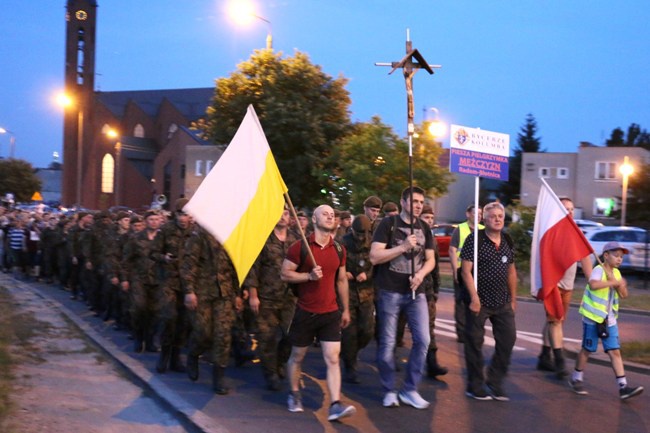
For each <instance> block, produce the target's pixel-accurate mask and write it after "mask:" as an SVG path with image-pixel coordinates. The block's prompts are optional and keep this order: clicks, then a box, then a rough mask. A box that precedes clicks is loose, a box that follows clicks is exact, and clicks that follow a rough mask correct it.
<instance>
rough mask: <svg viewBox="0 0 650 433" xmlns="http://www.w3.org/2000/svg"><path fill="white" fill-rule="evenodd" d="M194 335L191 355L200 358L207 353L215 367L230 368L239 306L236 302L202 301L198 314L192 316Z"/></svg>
mask: <svg viewBox="0 0 650 433" xmlns="http://www.w3.org/2000/svg"><path fill="white" fill-rule="evenodd" d="M188 315H189V319H190V320H189V321H190V327H191V331H190V335H189V341H188V352H189V354H190V355H192V356H199V355H201V354H202V353H203V352H205V351H206V350H210V355H211V358H212V360H213V361H214V364H215V365H216V366H218V367H223V368H225V367H227V366H228V361H229V359H230V348H231V345H232V326H233V324H234V322H235V306H234V305H233V301H232V299H228V298H225V299H224V298H217V299H214V300H205V299H200V298H199V302H198V306H197V307H196V310H190V311H189V312H188Z"/></svg>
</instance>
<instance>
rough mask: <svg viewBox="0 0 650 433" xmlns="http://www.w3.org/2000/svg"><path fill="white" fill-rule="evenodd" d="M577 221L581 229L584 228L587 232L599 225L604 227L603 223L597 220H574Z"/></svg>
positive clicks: (583, 231)
mask: <svg viewBox="0 0 650 433" xmlns="http://www.w3.org/2000/svg"><path fill="white" fill-rule="evenodd" d="M574 221H575V222H576V225H577V226H578V227H580V230H582V233H587V232H588V231H589V230H592V229H595V228H598V227H604V224H603V223H599V222H596V221H591V220H574Z"/></svg>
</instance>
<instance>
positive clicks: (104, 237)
mask: <svg viewBox="0 0 650 433" xmlns="http://www.w3.org/2000/svg"><path fill="white" fill-rule="evenodd" d="M112 227H113V221H112V219H111V215H110V214H109V213H108V212H107V211H101V212H99V213H97V215H96V216H95V222H94V224H93V225H92V226H91V227H90V230H87V231H85V232H84V234H83V235H82V236H81V252H82V254H83V256H84V258H85V262H84V267H83V269H82V271H81V272H82V275H83V281H84V285H85V286H86V294H87V299H86V300H87V301H88V304H89V306H90V309H91V310H92V311H94V312H95V316H99V315H100V314H101V312H102V310H103V308H104V301H103V299H102V292H103V291H104V288H103V287H104V283H105V281H104V276H105V271H106V269H105V266H104V260H105V258H106V244H107V241H108V238H109V237H110V233H109V232H110V231H111V230H112Z"/></svg>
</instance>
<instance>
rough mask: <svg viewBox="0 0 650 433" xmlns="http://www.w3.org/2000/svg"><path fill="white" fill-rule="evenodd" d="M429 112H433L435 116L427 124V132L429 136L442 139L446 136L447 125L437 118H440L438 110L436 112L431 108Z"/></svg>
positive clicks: (435, 109) (434, 108)
mask: <svg viewBox="0 0 650 433" xmlns="http://www.w3.org/2000/svg"><path fill="white" fill-rule="evenodd" d="M430 110H431V111H433V112H434V113H435V114H436V116H435V118H434V119H433V120H432V121H431V123H429V127H428V128H427V129H428V130H429V134H431V135H432V136H434V137H436V138H441V137H444V136H445V135H446V134H447V125H446V124H445V123H444V122H443V121H441V120H440V119H439V118H438V117H439V116H440V110H438V109H437V108H436V107H431V108H430ZM425 112H426V108H425Z"/></svg>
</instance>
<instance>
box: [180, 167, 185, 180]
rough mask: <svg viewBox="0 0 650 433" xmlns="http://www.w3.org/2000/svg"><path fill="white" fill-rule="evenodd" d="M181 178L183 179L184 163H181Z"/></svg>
mask: <svg viewBox="0 0 650 433" xmlns="http://www.w3.org/2000/svg"><path fill="white" fill-rule="evenodd" d="M181 179H185V164H181Z"/></svg>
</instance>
